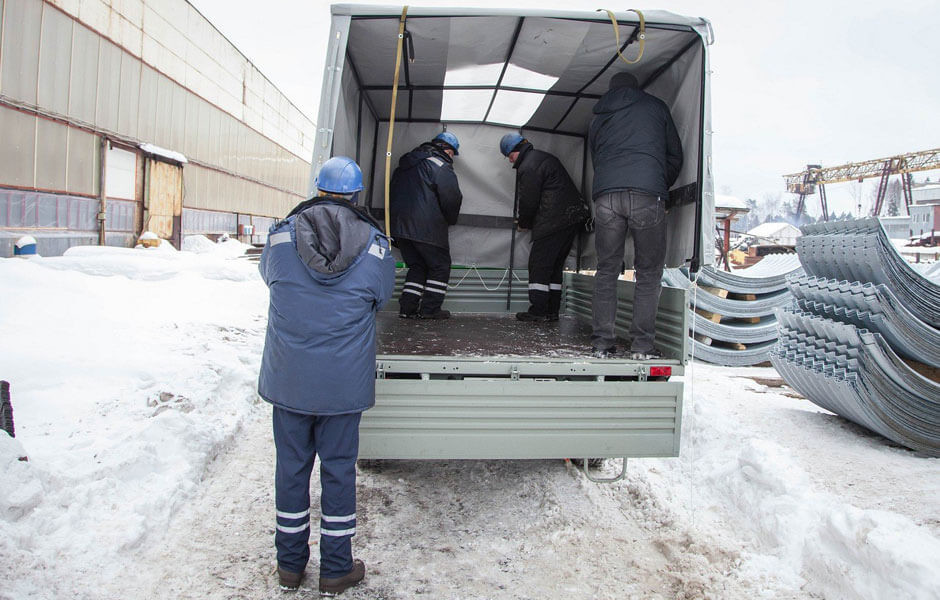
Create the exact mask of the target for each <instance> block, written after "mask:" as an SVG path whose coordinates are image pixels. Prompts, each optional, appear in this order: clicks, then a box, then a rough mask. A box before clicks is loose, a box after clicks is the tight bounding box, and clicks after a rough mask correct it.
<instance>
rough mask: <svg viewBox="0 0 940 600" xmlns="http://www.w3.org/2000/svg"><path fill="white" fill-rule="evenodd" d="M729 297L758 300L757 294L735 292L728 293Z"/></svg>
mask: <svg viewBox="0 0 940 600" xmlns="http://www.w3.org/2000/svg"><path fill="white" fill-rule="evenodd" d="M728 298H730V299H732V300H747V301H751V300H757V294H736V293H734V292H732V293H730V294H728Z"/></svg>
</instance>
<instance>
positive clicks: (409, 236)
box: [389, 131, 463, 319]
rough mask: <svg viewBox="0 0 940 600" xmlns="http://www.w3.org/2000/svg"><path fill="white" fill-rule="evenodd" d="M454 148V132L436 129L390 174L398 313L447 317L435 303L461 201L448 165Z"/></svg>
mask: <svg viewBox="0 0 940 600" xmlns="http://www.w3.org/2000/svg"><path fill="white" fill-rule="evenodd" d="M459 147H460V143H459V142H458V141H457V136H455V135H454V134H452V133H448V132H446V131H444V132H442V133H439V134H438V135H437V136H435V138H434V139H433V140H431V141H430V142H426V143H424V144H421V145H420V146H418V147H417V148H415V149H414V150H412V151H411V152H409V153H407V154H405V155H404V156H402V157H401V159H400V160H399V161H398V168H396V169H395V172H394V174H393V175H392V181H391V189H390V200H389V204H390V207H389V208H390V210H391V213H392V214H391V216H390V217H391V218H390V220H391V229H392V238H393V239H394V242H395V244H396V245H397V246H398V249H399V250H400V251H401V257H402V259H404V261H405V265H407V266H408V274H407V275H406V276H405V285H404V287H403V288H402V293H401V297H400V298H399V299H398V316H399V317H402V318H405V319H414V318H422V319H447V318H449V317H450V311H448V310H443V309H441V305H442V304H443V303H444V297H445V295H446V294H447V282H448V281H449V280H450V239H449V236H448V227H450V226H451V225H455V224H456V223H457V216H458V215H459V214H460V205H461V202H462V201H463V195H462V194H461V193H460V186H459V185H458V184H457V174H456V173H455V172H454V166H453V163H454V156H456V155H457V154H458V152H457V149H458V148H459Z"/></svg>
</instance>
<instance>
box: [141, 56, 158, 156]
mask: <svg viewBox="0 0 940 600" xmlns="http://www.w3.org/2000/svg"><path fill="white" fill-rule="evenodd" d="M159 78H160V75H158V74H157V72H156V71H154V70H153V69H151V68H150V67H148V66H146V65H142V67H141V73H140V101H139V103H138V105H137V107H138V111H137V138H138V139H139V140H140V141H142V142H150V143H155V141H156V136H155V134H154V127H155V123H156V115H157V86H158V81H159Z"/></svg>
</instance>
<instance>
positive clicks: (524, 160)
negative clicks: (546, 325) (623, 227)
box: [499, 133, 591, 321]
mask: <svg viewBox="0 0 940 600" xmlns="http://www.w3.org/2000/svg"><path fill="white" fill-rule="evenodd" d="M499 150H500V152H502V153H503V156H505V157H506V158H508V159H509V162H510V163H512V168H513V169H515V170H516V201H517V202H518V204H519V212H518V215H516V218H517V219H518V226H519V229H520V230H525V229H531V230H532V249H531V251H530V252H529V310H527V311H525V312H520V313H516V318H517V319H519V320H520V321H557V320H558V309H559V307H560V306H561V277H562V271H563V270H564V268H565V259H567V258H568V252H570V251H571V244H572V243H574V239H575V237H576V236H577V235H578V232H579V231H580V230H581V229H582V227H583V226H584V222H585V221H586V220H587V218H588V217H589V216H590V214H591V213H590V210H589V209H588V207H587V204H585V202H584V199H582V198H581V194H580V192H578V188H576V187H575V185H574V182H573V181H572V180H571V176H570V175H568V171H566V170H565V167H564V165H562V164H561V161H559V160H558V158H556V157H555V156H554V155H552V154H549V153H548V152H543V151H542V150H536V149H535V148H533V147H532V144H531V143H530V142H529V141H528V140H526V139H525V138H523V137H522V136H521V135H520V134H518V133H507V134H506V135H504V136H503V137H502V139H500V140H499Z"/></svg>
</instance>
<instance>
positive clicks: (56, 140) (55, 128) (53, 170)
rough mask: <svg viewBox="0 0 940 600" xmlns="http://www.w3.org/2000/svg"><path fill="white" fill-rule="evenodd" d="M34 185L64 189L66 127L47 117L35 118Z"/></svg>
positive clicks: (66, 148)
mask: <svg viewBox="0 0 940 600" xmlns="http://www.w3.org/2000/svg"><path fill="white" fill-rule="evenodd" d="M36 145H37V147H38V148H39V149H40V151H39V152H37V154H36V187H38V188H41V189H44V190H52V191H65V189H66V185H67V184H66V178H65V173H66V169H67V164H66V159H67V150H68V127H67V126H65V125H62V124H61V123H56V122H54V121H50V120H48V119H37V126H36Z"/></svg>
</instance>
